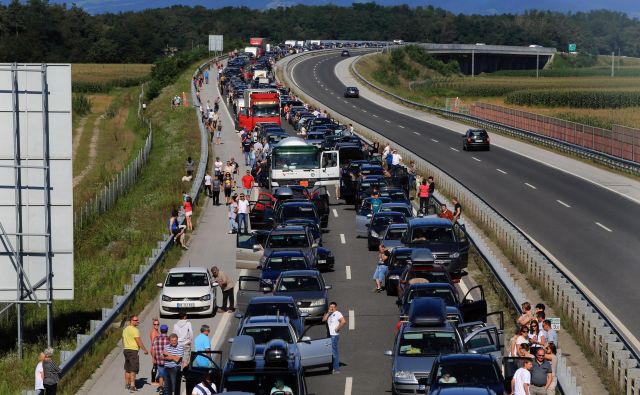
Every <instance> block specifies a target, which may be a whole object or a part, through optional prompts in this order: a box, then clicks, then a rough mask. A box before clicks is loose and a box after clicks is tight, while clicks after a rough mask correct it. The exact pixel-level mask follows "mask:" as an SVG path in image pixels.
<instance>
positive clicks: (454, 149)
mask: <svg viewBox="0 0 640 395" xmlns="http://www.w3.org/2000/svg"><path fill="white" fill-rule="evenodd" d="M449 149H450V150H451V151H456V152H460V150H458V149H457V148H453V147H449Z"/></svg>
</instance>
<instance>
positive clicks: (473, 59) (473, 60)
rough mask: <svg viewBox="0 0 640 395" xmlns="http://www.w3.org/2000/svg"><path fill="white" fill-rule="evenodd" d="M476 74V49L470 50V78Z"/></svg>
mask: <svg viewBox="0 0 640 395" xmlns="http://www.w3.org/2000/svg"><path fill="white" fill-rule="evenodd" d="M475 76H476V51H474V50H471V78H474V77H475Z"/></svg>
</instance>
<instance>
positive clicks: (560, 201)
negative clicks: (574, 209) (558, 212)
mask: <svg viewBox="0 0 640 395" xmlns="http://www.w3.org/2000/svg"><path fill="white" fill-rule="evenodd" d="M556 202H558V203H560V204H561V205H563V206H565V207H566V208H571V206H569V205H568V204H567V203H565V202H563V201H562V200H556Z"/></svg>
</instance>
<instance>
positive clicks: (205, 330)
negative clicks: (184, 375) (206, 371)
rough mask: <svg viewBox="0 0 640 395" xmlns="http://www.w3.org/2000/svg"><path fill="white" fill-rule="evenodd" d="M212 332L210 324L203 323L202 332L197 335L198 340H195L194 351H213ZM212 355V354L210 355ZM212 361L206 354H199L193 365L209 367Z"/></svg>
mask: <svg viewBox="0 0 640 395" xmlns="http://www.w3.org/2000/svg"><path fill="white" fill-rule="evenodd" d="M210 332H211V328H209V325H206V324H204V325H202V326H201V327H200V334H199V335H198V336H196V340H195V342H194V345H195V348H194V351H195V352H199V351H211V340H209V333H210ZM209 356H211V355H209ZM210 362H211V361H210V360H209V359H208V358H207V357H206V356H204V355H198V356H197V357H196V358H195V359H194V360H193V366H197V367H201V368H207V367H210V366H211V363H210Z"/></svg>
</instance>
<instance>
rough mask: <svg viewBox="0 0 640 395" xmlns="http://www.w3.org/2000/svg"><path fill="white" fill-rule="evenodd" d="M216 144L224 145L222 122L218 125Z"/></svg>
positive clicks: (219, 121)
mask: <svg viewBox="0 0 640 395" xmlns="http://www.w3.org/2000/svg"><path fill="white" fill-rule="evenodd" d="M216 114H217V113H216ZM216 144H218V145H220V144H224V143H223V142H222V120H218V124H217V125H216Z"/></svg>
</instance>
